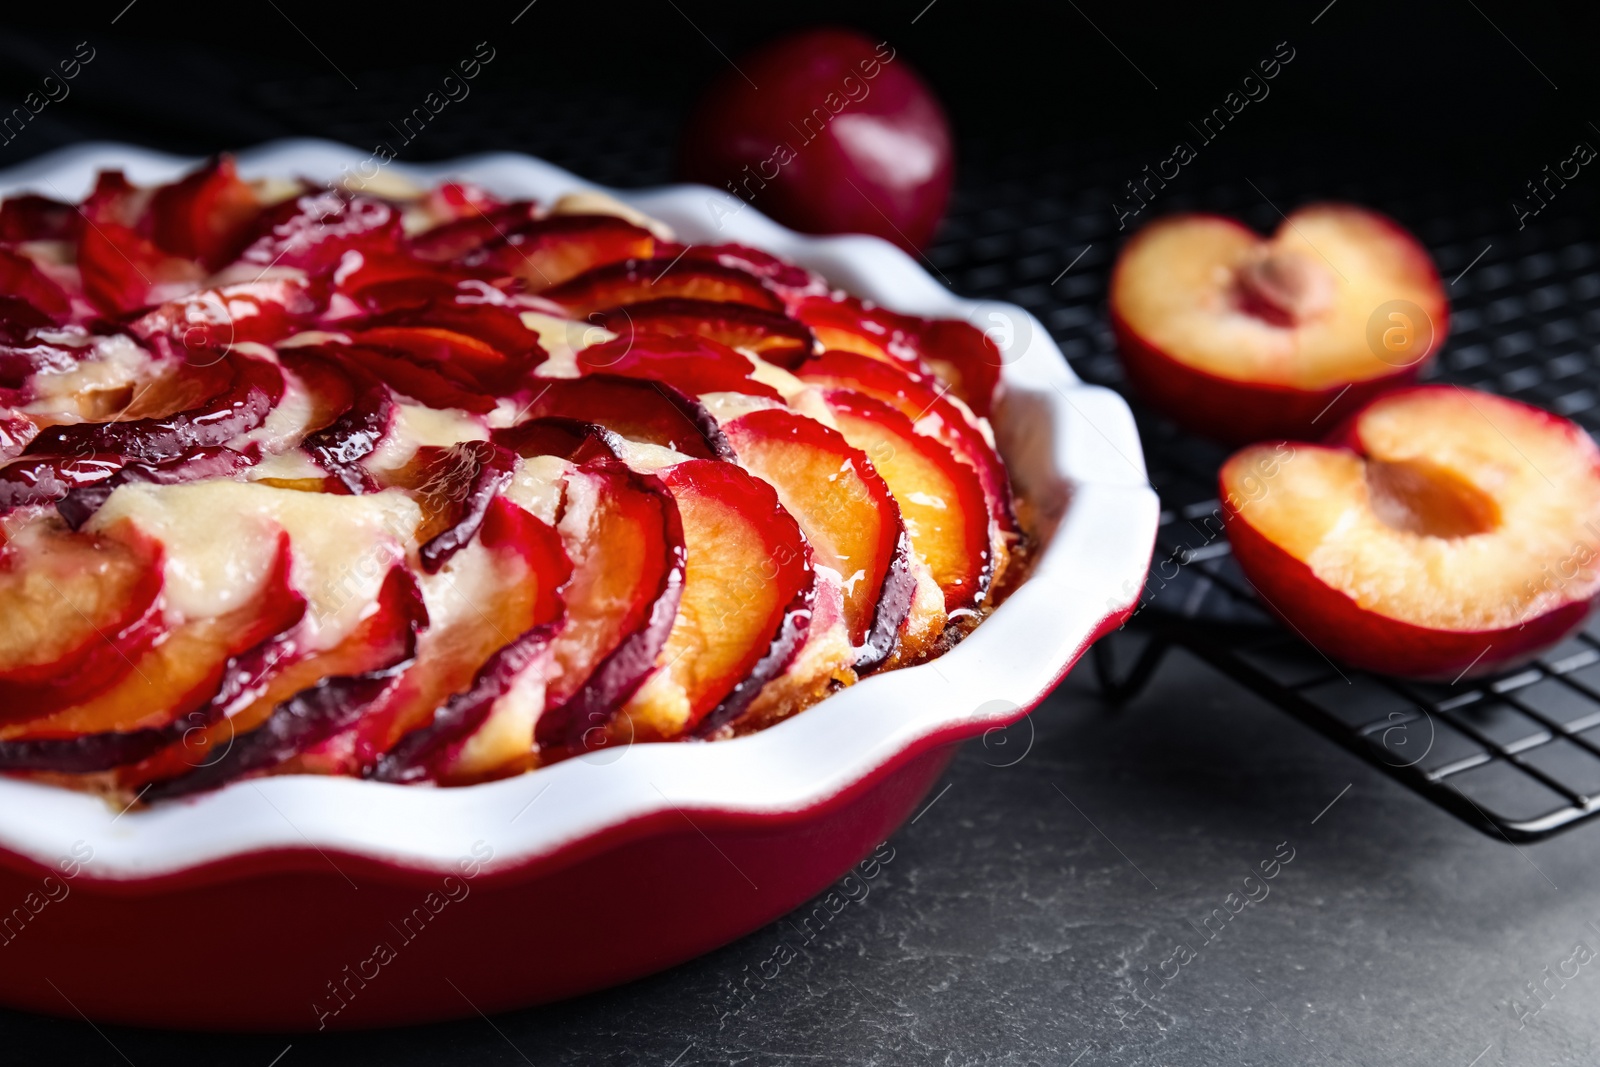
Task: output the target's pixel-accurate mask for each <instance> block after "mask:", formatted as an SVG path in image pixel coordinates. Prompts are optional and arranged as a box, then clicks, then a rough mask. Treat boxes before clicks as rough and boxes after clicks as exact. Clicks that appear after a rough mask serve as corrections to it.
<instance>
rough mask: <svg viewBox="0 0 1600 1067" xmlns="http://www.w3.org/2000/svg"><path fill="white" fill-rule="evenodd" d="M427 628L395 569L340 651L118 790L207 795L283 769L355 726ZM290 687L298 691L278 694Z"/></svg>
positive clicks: (278, 684) (289, 672)
mask: <svg viewBox="0 0 1600 1067" xmlns="http://www.w3.org/2000/svg"><path fill="white" fill-rule="evenodd" d="M427 626H428V613H427V609H426V607H425V606H424V604H423V601H422V597H421V595H420V593H419V592H418V591H417V586H416V580H415V579H414V578H413V577H412V576H411V574H410V573H409V572H408V571H406V570H405V569H404V568H403V567H395V568H394V569H392V570H391V571H390V572H389V575H388V578H387V579H386V580H385V582H384V585H383V589H382V592H381V593H380V594H379V597H378V600H377V602H376V606H375V610H374V611H373V612H372V613H371V614H370V615H369V616H368V617H367V618H366V619H365V620H363V622H362V623H361V625H360V627H359V628H358V629H357V631H356V632H355V633H353V634H352V635H351V636H350V637H349V638H347V639H346V641H345V642H344V644H343V645H341V646H339V648H337V649H335V650H334V651H333V653H331V654H327V655H324V656H320V657H311V658H308V659H306V660H303V661H301V662H300V663H298V664H295V665H294V666H291V667H289V668H287V669H285V670H283V671H282V672H281V674H280V675H279V676H278V677H276V678H274V679H273V680H272V682H271V684H268V685H266V686H265V687H264V689H265V692H264V693H261V694H260V695H257V696H256V697H255V699H254V700H253V701H249V702H247V703H246V704H245V706H244V707H243V708H241V709H239V710H238V711H237V712H236V713H235V714H233V715H231V716H226V717H223V718H221V719H220V721H217V722H214V723H211V724H210V725H200V724H197V725H196V726H195V728H194V729H193V731H192V736H185V737H184V738H183V739H182V740H180V741H179V742H178V743H177V744H175V745H172V746H170V747H169V748H168V749H167V750H166V751H164V752H160V753H157V754H156V755H154V756H152V757H151V758H150V759H148V760H146V761H144V762H143V763H140V764H136V765H134V766H132V767H130V768H127V769H126V771H125V772H124V773H123V774H122V775H121V778H122V781H123V783H124V785H125V786H127V787H132V786H133V785H135V784H139V783H148V784H149V787H148V789H147V790H144V791H143V792H142V793H141V795H142V797H143V798H144V799H146V800H161V799H164V798H167V797H176V796H184V795H186V794H189V793H195V792H199V791H202V790H206V789H214V788H216V787H217V786H220V785H223V784H225V783H227V782H229V781H232V780H233V779H235V778H239V777H243V776H244V775H246V774H250V773H252V772H255V771H261V770H266V769H268V768H271V767H273V766H276V765H277V764H280V763H282V762H283V761H284V760H286V759H289V758H291V757H292V756H294V755H295V753H297V752H299V751H300V750H301V749H302V748H304V747H305V746H306V745H307V744H308V743H311V742H312V741H315V740H317V739H320V738H323V737H326V736H327V735H329V734H331V733H333V732H334V731H336V730H338V729H339V728H340V727H342V726H346V725H348V724H350V723H351V722H354V721H355V720H357V719H359V718H360V717H361V716H362V715H363V714H365V713H367V712H368V711H369V710H370V709H371V708H372V706H373V705H374V704H376V703H378V702H379V701H381V700H382V699H383V698H384V697H385V696H386V695H387V694H389V693H390V692H392V691H393V689H394V688H395V686H396V685H397V684H398V681H399V679H400V678H401V677H403V676H404V674H405V672H406V670H407V669H408V668H409V667H410V666H411V665H412V664H413V663H414V662H415V659H416V654H417V640H418V634H419V633H421V632H422V631H423V630H425V629H426V628H427ZM297 667H298V668H300V669H296V668H297ZM341 670H342V672H341V673H334V672H338V671H341ZM295 686H303V687H301V688H298V689H294V691H292V692H288V693H285V692H284V690H286V689H291V688H293V687H295Z"/></svg>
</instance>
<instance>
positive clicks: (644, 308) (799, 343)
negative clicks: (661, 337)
mask: <svg viewBox="0 0 1600 1067" xmlns="http://www.w3.org/2000/svg"><path fill="white" fill-rule="evenodd" d="M595 321H597V322H598V324H599V325H600V326H603V327H605V328H606V329H607V330H610V331H611V332H612V333H615V334H617V335H619V336H621V337H624V338H627V337H632V336H633V335H635V334H639V333H657V334H668V335H670V336H673V337H707V338H710V339H711V340H713V341H717V342H720V343H722V344H725V345H727V346H728V347H729V348H741V349H744V350H746V351H749V352H754V353H755V354H756V355H758V356H760V357H761V358H762V359H764V360H766V361H767V362H768V363H775V364H777V365H778V366H780V367H784V368H788V369H793V368H794V367H795V366H797V365H798V364H799V363H800V361H801V360H803V359H805V358H806V357H807V356H809V355H811V353H812V351H813V350H814V349H815V347H816V339H815V338H814V337H812V335H811V330H810V329H809V328H807V327H806V326H805V325H804V324H802V323H799V322H796V321H795V320H793V319H791V318H789V317H787V316H785V315H781V314H779V313H777V312H775V311H767V310H765V309H763V308H756V307H750V306H748V305H746V304H732V303H727V302H720V301H715V300H689V299H685V298H681V297H672V298H667V299H663V300H646V301H644V302H642V303H638V304H629V305H626V306H624V307H619V308H614V309H612V310H611V311H605V312H599V313H597V314H596V316H595Z"/></svg>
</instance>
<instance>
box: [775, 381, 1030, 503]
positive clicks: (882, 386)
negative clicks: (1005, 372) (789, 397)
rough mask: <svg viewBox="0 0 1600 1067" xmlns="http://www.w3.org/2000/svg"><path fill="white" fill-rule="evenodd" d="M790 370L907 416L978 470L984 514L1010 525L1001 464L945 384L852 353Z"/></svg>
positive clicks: (1007, 483) (1006, 484) (1006, 479)
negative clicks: (986, 505)
mask: <svg viewBox="0 0 1600 1067" xmlns="http://www.w3.org/2000/svg"><path fill="white" fill-rule="evenodd" d="M794 374H795V377H797V378H799V379H800V380H801V381H804V382H810V383H812V384H814V385H819V386H822V387H824V388H830V389H853V390H855V391H856V392H859V393H865V394H867V395H868V396H871V397H875V398H877V399H878V400H881V401H883V402H884V403H886V404H888V405H889V406H890V407H892V408H894V409H895V410H897V411H899V412H900V413H901V414H902V415H905V416H906V417H907V418H909V419H910V420H911V421H912V424H913V425H914V426H915V427H916V429H917V431H918V432H919V433H925V434H928V435H930V436H932V437H936V438H938V439H939V440H940V441H941V442H943V443H944V445H945V446H946V447H948V448H949V449H950V450H951V451H953V452H954V453H955V454H956V455H957V456H958V457H959V458H960V459H962V460H963V461H965V462H966V464H967V465H968V466H969V467H971V468H972V469H973V470H975V471H977V472H978V479H979V480H980V481H981V482H983V495H984V497H985V498H986V499H987V500H988V502H989V514H990V517H991V518H993V519H994V521H995V522H996V523H997V524H998V525H999V528H1000V529H1001V530H1003V531H1007V532H1010V531H1014V530H1016V528H1017V524H1016V518H1015V517H1014V516H1013V514H1012V510H1011V479H1010V477H1009V475H1007V473H1006V466H1005V464H1004V463H1003V462H1001V460H1000V456H999V453H997V452H996V451H995V450H994V446H993V445H991V444H990V443H989V439H988V438H987V437H985V436H984V434H983V431H982V430H980V429H979V428H978V427H977V426H976V425H974V424H973V422H972V421H971V420H970V419H968V418H967V416H966V415H965V414H964V413H963V412H962V411H961V410H960V409H959V408H958V407H956V405H955V404H953V403H951V401H950V400H949V398H948V397H946V395H945V394H946V393H947V392H948V391H949V390H950V387H949V386H948V385H945V384H943V383H941V382H939V381H938V380H936V379H933V378H928V377H922V376H918V375H915V374H914V373H912V372H910V371H909V370H905V369H901V368H899V367H896V366H894V365H892V364H889V363H885V362H883V361H881V360H876V359H871V358H869V357H867V356H861V355H857V354H855V353H853V352H839V351H829V352H824V353H822V354H821V355H819V356H814V357H812V358H811V359H809V360H807V361H806V362H804V363H802V364H801V365H800V366H799V367H797V368H795V371H794Z"/></svg>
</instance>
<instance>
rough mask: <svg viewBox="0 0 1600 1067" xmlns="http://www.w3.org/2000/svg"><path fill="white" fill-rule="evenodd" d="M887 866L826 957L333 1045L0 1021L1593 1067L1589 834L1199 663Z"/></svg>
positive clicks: (269, 1057)
mask: <svg viewBox="0 0 1600 1067" xmlns="http://www.w3.org/2000/svg"><path fill="white" fill-rule="evenodd" d="M1019 757H1020V758H1019ZM891 850H892V858H887V859H886V860H885V861H884V862H883V863H882V867H881V870H880V871H879V872H878V873H877V877H875V878H873V879H872V880H871V881H870V882H868V883H866V885H867V891H866V893H865V895H864V896H863V895H862V892H861V889H860V888H859V887H855V886H852V887H851V889H852V892H851V895H852V896H854V897H857V898H859V899H858V900H857V901H855V902H853V903H849V904H847V905H845V906H844V907H843V908H842V910H840V911H839V912H838V914H837V915H834V916H833V917H832V918H831V920H830V921H829V922H828V923H827V925H826V926H825V927H823V928H822V929H821V932H820V933H818V934H816V935H815V937H814V939H813V940H812V941H811V942H810V943H809V944H807V943H806V941H805V939H804V937H803V936H802V934H801V933H800V932H799V931H798V930H797V929H796V928H795V927H794V926H792V925H791V924H790V923H788V922H787V921H780V922H778V923H775V924H773V925H772V926H771V927H768V928H767V929H765V930H762V931H759V932H758V933H755V934H753V935H751V936H750V937H748V938H745V939H744V940H742V941H739V942H736V943H735V944H732V945H729V946H727V947H726V948H724V949H722V950H720V951H718V952H715V953H713V954H711V955H709V956H707V957H704V958H703V959H700V960H697V961H695V962H693V963H690V964H687V965H685V966H682V967H679V968H677V969H675V970H673V971H670V972H667V973H665V974H662V975H658V976H656V977H653V978H649V979H646V980H644V981H641V982H637V983H635V984H633V985H630V986H627V987H624V988H621V989H617V990H612V991H610V992H606V993H601V994H598V995H594V996H590V997H586V998H583V999H580V1000H577V1001H572V1002H569V1003H565V1004H557V1005H553V1006H549V1007H545V1008H540V1009H535V1010H531V1011H525V1012H518V1013H512V1014H507V1015H502V1016H496V1017H494V1018H491V1019H483V1018H472V1019H467V1020H464V1021H462V1022H459V1023H454V1024H449V1025H439V1026H428V1027H421V1028H417V1029H413V1030H402V1031H388V1032H382V1033H374V1034H360V1035H340V1036H334V1037H324V1036H318V1037H310V1036H260V1037H254V1036H252V1037H231V1038H227V1037H198V1036H190V1035H172V1034H162V1033H155V1032H149V1031H139V1030H133V1029H123V1028H104V1029H103V1030H102V1031H100V1032H97V1031H96V1030H94V1029H92V1028H91V1027H89V1026H87V1025H84V1024H83V1023H81V1022H64V1021H57V1020H46V1019H39V1018H35V1017H31V1016H24V1015H18V1014H0V1042H3V1045H4V1046H5V1047H6V1050H7V1055H6V1060H7V1062H17V1063H47V1062H63V1063H75V1064H76V1063H83V1064H120V1063H123V1062H125V1061H126V1062H131V1063H133V1064H136V1065H138V1067H146V1065H148V1064H156V1065H171V1064H186V1063H205V1064H214V1063H229V1064H243V1065H259V1067H268V1065H269V1064H273V1063H274V1059H273V1058H274V1057H275V1056H279V1055H281V1056H282V1058H281V1059H280V1060H277V1061H276V1064H277V1065H278V1067H311V1065H314V1064H351V1063H362V1064H365V1063H386V1064H389V1063H393V1064H412V1063H415V1064H431V1065H440V1067H445V1065H453V1064H474V1065H478V1064H521V1063H524V1062H527V1063H532V1064H537V1065H539V1067H544V1065H547V1064H548V1065H555V1064H649V1065H659V1067H668V1065H677V1067H688V1065H690V1064H720V1063H733V1064H790V1063H795V1064H800V1063H807V1064H809V1063H815V1064H828V1065H843V1064H862V1065H866V1064H874V1065H877V1064H882V1065H897V1064H916V1065H924V1064H940V1065H945V1064H948V1065H957V1064H1017V1065H1025V1064H1040V1065H1045V1064H1049V1065H1055V1064H1059V1065H1063V1067H1068V1065H1073V1064H1076V1065H1077V1067H1098V1065H1101V1064H1122V1065H1129V1067H1132V1065H1151V1067H1155V1065H1174V1067H1242V1065H1252V1064H1273V1065H1278V1064H1285V1065H1312V1064H1318V1065H1321V1064H1326V1065H1341V1067H1342V1065H1356V1064H1362V1065H1366V1064H1374V1065H1376V1064H1385V1065H1387V1064H1397V1065H1416V1067H1424V1065H1426V1067H1439V1065H1443V1067H1494V1065H1501V1064H1507V1065H1526V1067H1535V1065H1538V1067H1545V1065H1561V1067H1565V1065H1574V1067H1578V1065H1582V1067H1589V1065H1593V1064H1595V1063H1597V1062H1600V960H1597V961H1594V962H1591V963H1588V964H1587V965H1585V964H1584V963H1582V962H1579V961H1580V960H1582V959H1584V958H1585V955H1586V954H1584V953H1579V954H1578V955H1576V956H1575V955H1574V945H1575V943H1577V942H1580V941H1581V942H1583V943H1584V944H1585V946H1586V947H1588V948H1596V949H1600V933H1597V931H1596V929H1595V926H1594V925H1591V923H1593V924H1595V925H1600V879H1597V878H1596V876H1595V872H1596V870H1600V828H1591V829H1579V830H1577V831H1575V832H1573V833H1571V834H1569V835H1566V836H1564V837H1558V838H1556V839H1555V840H1552V841H1549V842H1545V843H1542V844H1539V845H1535V846H1532V847H1527V848H1521V849H1519V848H1513V847H1511V846H1509V845H1506V844H1504V843H1500V842H1496V841H1493V840H1490V839H1489V838H1487V837H1484V836H1483V835H1481V834H1479V833H1477V832H1476V831H1473V830H1470V829H1468V828H1467V827H1465V826H1463V825H1461V824H1460V823H1458V822H1456V821H1455V820H1454V819H1452V818H1450V817H1448V816H1446V815H1444V814H1443V813H1441V812H1439V811H1437V810H1436V809H1434V808H1432V807H1431V806H1429V805H1427V804H1426V803H1424V802H1423V801H1421V800H1419V799H1417V798H1416V797H1414V796H1412V795H1411V794H1410V793H1408V792H1406V791H1404V790H1403V789H1401V788H1400V787H1398V786H1396V785H1394V784H1393V783H1391V782H1390V781H1389V780H1387V779H1386V778H1384V777H1382V776H1381V775H1379V774H1378V773H1377V772H1375V771H1373V770H1370V769H1368V768H1367V766H1366V765H1365V764H1362V763H1359V762H1357V761H1356V760H1355V759H1353V758H1351V757H1350V756H1348V755H1346V754H1345V753H1344V752H1343V751H1342V750H1339V749H1337V748H1334V747H1333V746H1331V745H1330V744H1328V743H1327V742H1325V741H1323V740H1321V739H1320V738H1318V737H1316V736H1314V735H1313V734H1311V733H1310V732H1309V731H1307V730H1305V729H1304V728H1302V727H1301V726H1299V725H1298V724H1296V723H1295V722H1294V721H1292V720H1291V719H1289V718H1288V717H1287V716H1285V715H1284V714H1282V713H1281V712H1278V711H1276V710H1274V709H1272V708H1269V707H1267V706H1265V705H1263V704H1261V703H1260V702H1258V701H1256V700H1255V699H1254V698H1252V697H1249V696H1247V695H1245V694H1243V693H1242V692H1240V691H1239V690H1237V688H1236V687H1234V686H1233V685H1231V684H1230V683H1228V682H1225V681H1223V680H1222V679H1220V678H1218V677H1216V676H1215V675H1212V674H1211V673H1210V672H1209V671H1208V670H1207V669H1206V668H1204V667H1203V666H1201V665H1199V664H1197V663H1195V662H1193V661H1192V660H1188V659H1186V658H1185V657H1183V656H1182V655H1175V656H1174V657H1172V658H1171V659H1170V660H1169V661H1168V663H1167V664H1166V666H1164V667H1163V669H1162V670H1161V672H1160V673H1159V674H1158V675H1157V677H1156V679H1155V681H1154V683H1153V684H1152V686H1151V687H1150V689H1149V690H1148V691H1147V692H1146V693H1145V694H1144V695H1143V696H1141V697H1140V698H1139V699H1138V700H1137V701H1135V702H1134V703H1133V704H1132V705H1131V706H1130V707H1128V708H1127V709H1126V710H1124V711H1122V712H1118V713H1115V714H1113V713H1110V712H1108V711H1107V709H1106V708H1105V706H1104V705H1103V704H1102V703H1101V702H1100V701H1099V700H1098V698H1097V697H1096V695H1095V691H1094V688H1093V685H1092V681H1091V678H1090V675H1089V672H1088V671H1087V670H1084V669H1080V670H1079V671H1078V672H1076V673H1075V674H1074V675H1073V676H1072V677H1071V678H1069V679H1068V680H1067V682H1066V683H1065V684H1064V685H1063V686H1062V687H1061V689H1060V690H1058V691H1057V693H1056V694H1055V695H1054V696H1053V697H1052V698H1051V699H1050V700H1048V701H1047V702H1046V703H1045V704H1044V705H1043V706H1042V707H1041V708H1040V709H1039V710H1038V711H1037V712H1035V714H1034V715H1033V717H1032V720H1031V722H1025V723H1023V724H1020V725H1018V726H1016V727H1014V728H1012V729H1011V730H1009V731H1007V732H1006V733H1005V734H1003V735H994V736H991V737H990V738H989V739H988V743H987V744H985V743H982V742H977V741H975V742H972V743H969V744H968V745H967V746H966V747H965V748H964V749H963V750H962V752H961V754H960V756H959V757H958V758H957V760H956V762H955V764H954V765H953V766H952V768H951V770H950V772H949V773H948V774H947V775H946V777H945V779H944V781H943V782H941V783H940V784H939V785H938V786H937V787H936V788H935V793H934V795H933V796H932V797H930V804H929V806H928V807H926V808H925V809H924V810H923V811H922V812H921V813H920V814H919V815H918V816H917V817H916V820H915V821H914V822H913V823H911V824H910V825H907V826H906V827H904V828H903V829H901V831H900V832H899V833H897V834H896V835H895V836H894V837H893V838H892V839H891V840H890V841H889V842H888V848H887V849H884V850H883V851H882V853H881V855H883V856H885V857H889V856H890V851H891ZM1291 855H1292V859H1288V860H1287V862H1277V863H1276V864H1275V863H1274V860H1275V857H1278V858H1280V860H1281V858H1282V857H1288V856H1291ZM1263 862H1265V863H1266V868H1265V869H1266V871H1268V872H1271V873H1275V877H1273V878H1271V879H1270V880H1268V879H1265V878H1263V877H1262V869H1261V866H1260V865H1261V864H1262V863H1263ZM1252 874H1253V875H1254V877H1251V876H1252ZM1230 894H1237V895H1236V896H1233V897H1232V898H1231V899H1230ZM1247 898H1255V902H1247ZM1235 911H1236V912H1237V914H1234V912H1235ZM1224 917H1225V918H1224ZM1208 918H1209V921H1208ZM1218 931H1220V932H1218ZM780 945H783V946H788V948H789V950H790V951H791V952H793V953H794V958H793V959H792V961H790V962H788V963H787V964H785V965H782V966H779V965H778V964H777V963H776V962H770V963H769V962H767V961H775V960H781V959H783V958H784V954H783V953H781V952H780V951H779V946H780ZM1180 946H1183V949H1187V951H1184V950H1183V949H1180ZM0 964H3V960H0ZM86 965H90V964H88V963H87V961H86ZM747 968H748V970H747ZM1546 968H1548V969H1549V970H1548V972H1547V971H1546ZM763 971H764V972H765V973H766V974H768V975H771V974H773V973H774V972H776V976H775V977H773V978H771V980H769V981H767V982H766V983H765V988H764V989H761V988H760V985H759V984H758V983H753V982H752V983H749V984H748V985H747V986H745V988H747V989H753V990H757V992H755V993H754V994H749V993H745V992H741V991H740V987H739V983H741V982H742V981H743V979H744V977H745V976H746V975H747V974H749V973H753V972H763ZM1563 971H1564V972H1565V973H1567V974H1569V975H1573V974H1574V972H1576V973H1575V976H1573V977H1570V978H1569V979H1567V980H1565V981H1563V980H1562V979H1561V978H1560V974H1561V973H1562V972H1563ZM1530 982H1531V983H1542V986H1541V989H1542V990H1543V993H1542V998H1536V997H1535V996H1534V994H1533V993H1531V992H1530V991H1529V989H1528V988H1527V985H1526V983H1530ZM1518 1005H1520V1006H1521V1007H1522V1008H1523V1009H1524V1010H1525V1013H1526V1015H1527V1016H1529V1019H1528V1021H1525V1022H1519V1020H1518V1017H1517V1015H1516V1014H1515V1010H1516V1007H1517V1006H1518ZM13 1057H15V1058H13Z"/></svg>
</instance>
